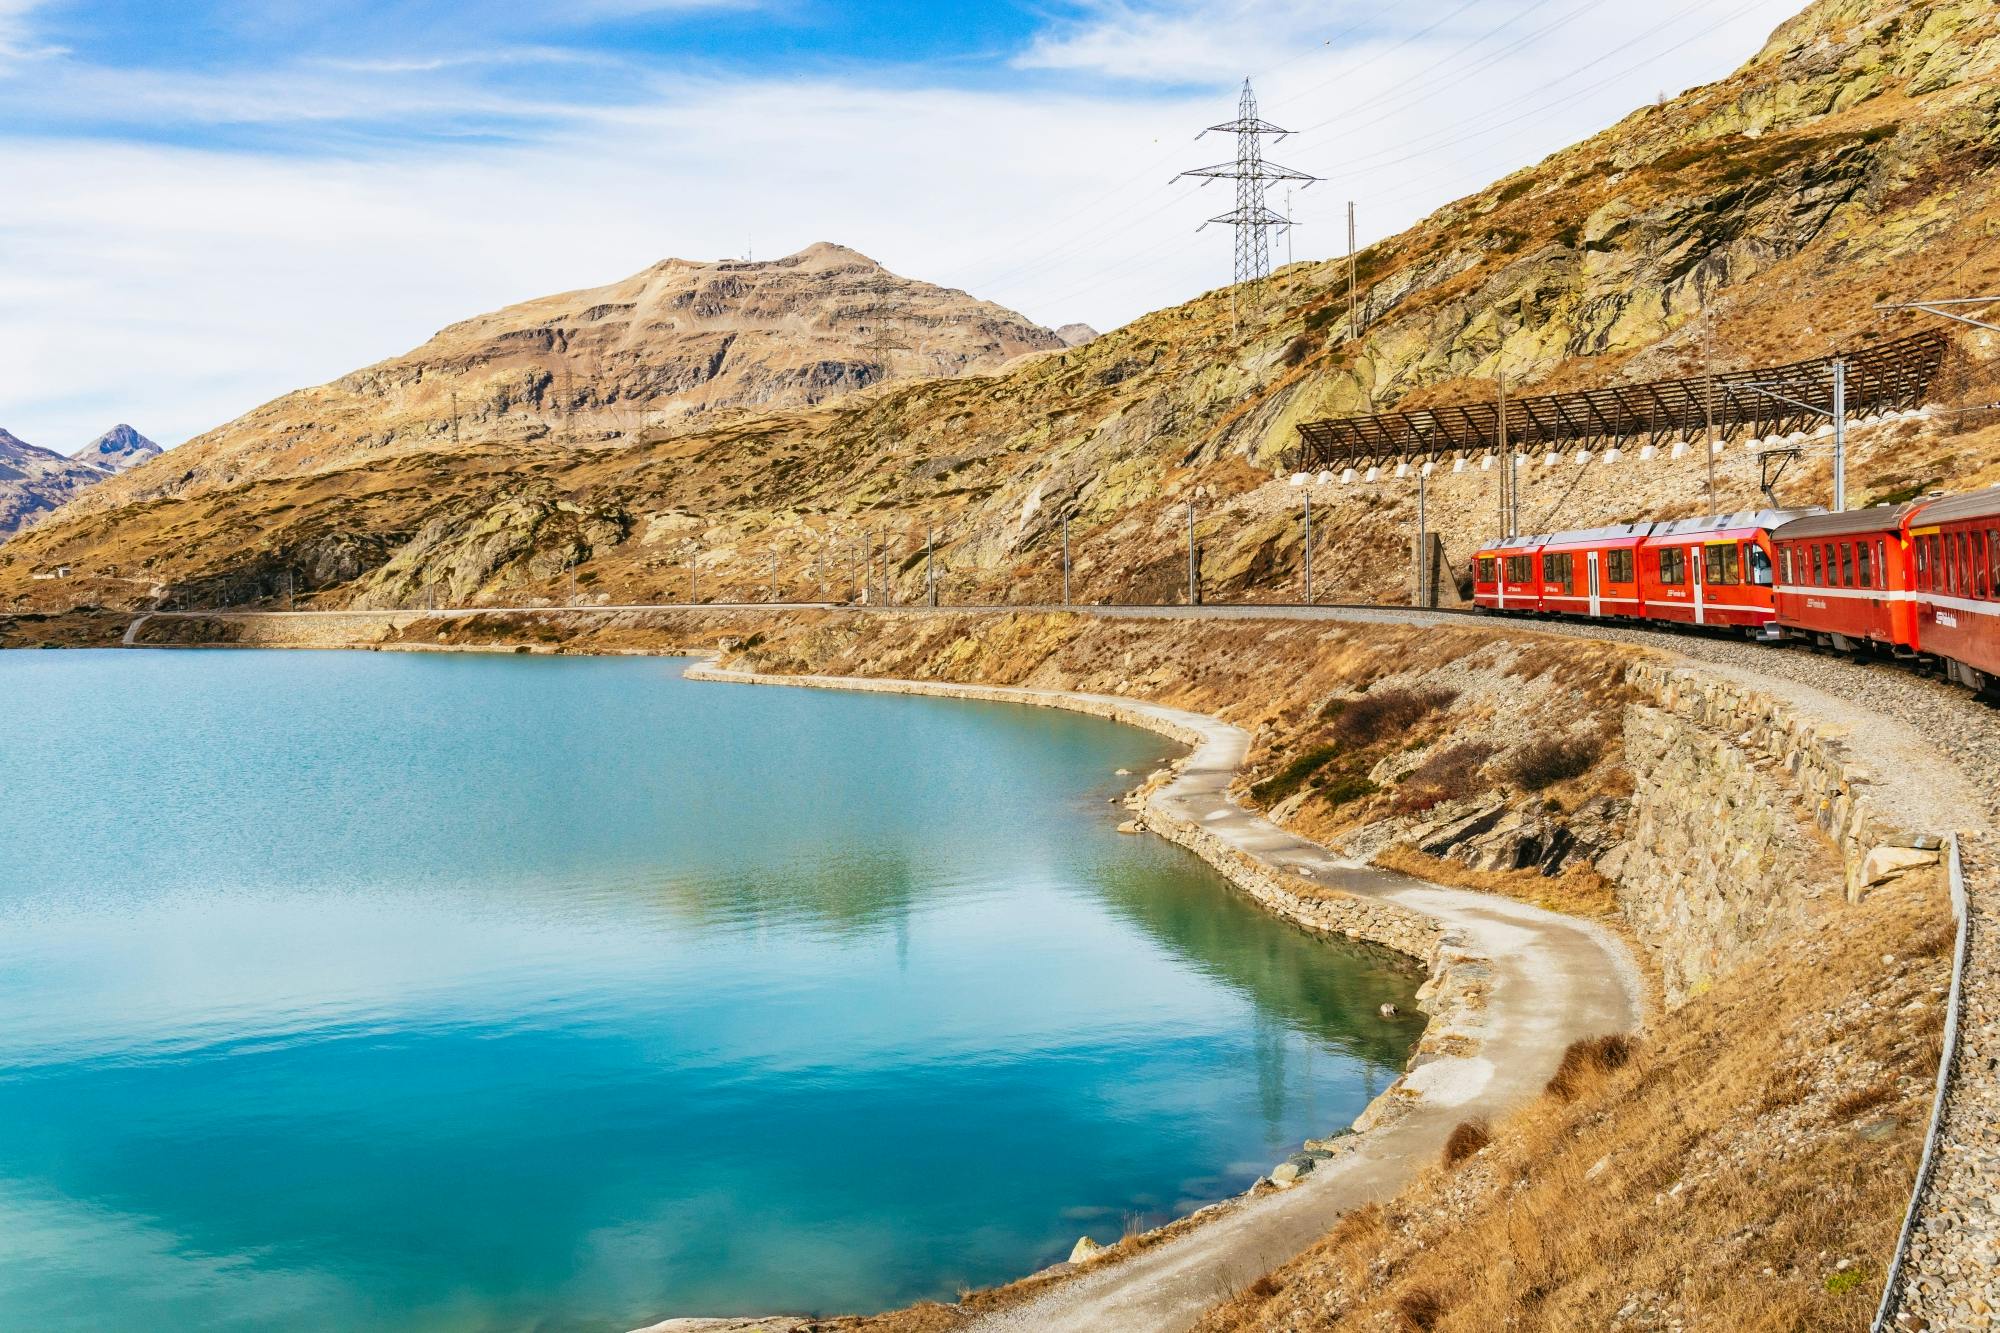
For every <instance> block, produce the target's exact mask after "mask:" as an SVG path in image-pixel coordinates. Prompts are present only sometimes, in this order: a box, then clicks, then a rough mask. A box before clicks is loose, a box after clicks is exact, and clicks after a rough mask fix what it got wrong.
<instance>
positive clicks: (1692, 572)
mask: <svg viewBox="0 0 2000 1333" xmlns="http://www.w3.org/2000/svg"><path fill="white" fill-rule="evenodd" d="M1687 553H1688V583H1689V584H1690V585H1691V586H1692V587H1693V588H1694V623H1695V624H1697V625H1706V624H1707V623H1708V606H1707V604H1706V601H1705V599H1704V596H1703V593H1704V590H1705V589H1706V588H1707V586H1708V585H1707V584H1706V583H1704V582H1703V581H1702V580H1703V577H1704V576H1705V575H1706V574H1707V572H1708V571H1707V570H1705V569H1703V568H1702V563H1703V561H1702V556H1703V555H1704V554H1706V552H1705V550H1704V548H1702V547H1699V546H1690V547H1688V548H1687Z"/></svg>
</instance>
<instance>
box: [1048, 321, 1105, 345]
mask: <svg viewBox="0 0 2000 1333" xmlns="http://www.w3.org/2000/svg"><path fill="white" fill-rule="evenodd" d="M1101 336H1102V335H1100V334H1099V333H1098V331H1097V330H1096V329H1093V328H1091V327H1090V325H1088V324H1065V325H1063V326H1062V327H1061V328H1059V329H1057V330H1056V337H1058V338H1060V339H1062V340H1063V346H1065V347H1081V346H1083V345H1084V344H1085V343H1087V342H1094V341H1096V340H1097V339H1098V338H1099V337H1101Z"/></svg>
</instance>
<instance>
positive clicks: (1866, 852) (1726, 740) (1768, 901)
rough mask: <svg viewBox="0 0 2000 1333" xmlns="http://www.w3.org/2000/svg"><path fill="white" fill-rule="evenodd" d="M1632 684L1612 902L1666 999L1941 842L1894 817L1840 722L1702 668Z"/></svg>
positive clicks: (1653, 672)
mask: <svg viewBox="0 0 2000 1333" xmlns="http://www.w3.org/2000/svg"><path fill="white" fill-rule="evenodd" d="M1627 679H1628V680H1629V681H1630V683H1631V684H1632V686H1633V687H1634V688H1635V689H1636V690H1637V691H1638V693H1639V696H1640V702H1638V703H1635V704H1633V705H1631V706H1630V707H1629V708H1628V710H1627V712H1626V718H1625V757H1626V763H1627V766H1628V767H1629V768H1630V769H1631V773H1632V778H1633V782H1634V784H1635V789H1634V793H1633V799H1632V828H1631V839H1630V842H1629V844H1628V847H1627V849H1626V852H1625V854H1624V856H1623V858H1622V863H1621V864H1619V866H1618V867H1617V869H1618V874H1617V876H1616V878H1617V882H1618V897H1619V904H1620V906H1621V907H1622V908H1623V909H1624V911H1625V914H1626V916H1627V918H1628V919H1629V920H1630V921H1631V923H1632V926H1633V929H1634V930H1635V931H1636V932H1637V933H1638V935H1639V938H1640V939H1641V940H1642V941H1643V942H1644V943H1645V944H1646V946H1647V948H1648V949H1649V950H1650V951H1651V952H1652V953H1653V955H1654V957H1655V958H1656V959H1657V960H1658V961H1659V964H1660V967H1661V971H1662V973H1663V976H1664V979H1665V984H1666V998H1667V1002H1668V1004H1670V1005H1671V1004H1678V1003H1679V1002H1680V1001H1682V1000H1684V999H1685V998H1687V996H1688V995H1689V994H1691V993H1693V992H1695V991H1697V990H1699V989H1700V988H1701V987H1702V985H1703V984H1704V983H1705V982H1706V981H1707V980H1708V979H1709V978H1711V977H1715V976H1719V975H1721V974H1722V973H1724V972H1726V971H1728V970H1729V969H1730V968H1732V967H1733V966H1735V965H1736V964H1738V963H1740V962H1743V961H1745V960H1747V959H1748V958H1750V957H1751V956H1752V955H1754V954H1756V953H1758V952H1759V951H1760V950H1761V949H1763V948H1764V947H1766V946H1768V944H1769V943H1770V941H1771V940H1772V939H1774V938H1777V937H1778V936H1779V935H1781V934H1783V933H1786V932H1788V931H1790V930H1792V929H1794V928H1796V927H1797V926H1799V925H1802V924H1804V923H1805V922H1806V921H1807V920H1809V919H1810V918H1811V917H1812V916H1813V915H1814V914H1815V913H1816V912H1817V911H1818V910H1819V908H1820V905H1821V904H1822V902H1823V899H1824V898H1825V896H1826V895H1827V894H1829V893H1834V892H1839V889H1837V888H1836V887H1835V886H1837V885H1843V884H1844V886H1845V891H1846V894H1847V896H1848V897H1849V898H1850V899H1853V898H1857V897H1859V896H1860V895H1861V894H1862V893H1863V892H1865V891H1866V890H1867V889H1868V888H1869V887H1870V886H1872V885H1875V884H1880V883H1882V882H1884V881H1885V880H1888V879H1891V878H1894V877H1895V876H1897V875H1900V874H1902V873H1904V872H1905V871H1907V870H1910V869H1913V868H1915V867H1917V866H1923V865H1935V864H1937V862H1938V859H1939V855H1940V852H1939V849H1940V848H1941V846H1942V845H1943V844H1942V840H1941V839H1940V838H1938V837H1936V836H1934V835H1931V834H1929V833H1927V832H1921V831H1916V830H1909V829H1903V828H1899V827H1896V826H1895V825H1894V824H1893V823H1891V821H1889V820H1888V819H1887V818H1885V817H1884V816H1883V814H1882V813H1881V811H1880V809H1879V808H1878V807H1877V805H1876V803H1875V801H1874V800H1873V799H1872V797H1871V796H1870V794H1869V787H1870V785H1871V783H1872V781H1873V775H1872V774H1870V773H1869V772H1868V771H1867V770H1866V769H1865V768H1863V767H1862V766H1861V765H1859V764H1857V763H1855V762H1854V761H1853V759H1852V758H1851V757H1850V755H1849V754H1848V751H1847V747H1846V746H1845V745H1844V744H1843V743H1842V740H1841V732H1840V730H1839V729H1838V728H1836V727H1833V726H1830V725H1828V724H1827V723H1824V722H1821V721H1817V720H1815V719H1811V718H1807V717H1804V716H1802V715H1800V714H1798V713H1795V712H1794V711H1792V710H1791V709H1790V708H1788V707H1787V706H1786V705H1784V704H1782V703H1780V702H1778V701H1777V700H1775V699H1773V698H1771V697H1770V696H1769V695H1765V694H1761V693H1758V692H1755V691H1752V690H1747V689H1744V688H1742V687H1740V686H1738V685H1735V684H1733V683H1731V682H1730V681H1727V680H1724V679H1721V678H1718V677H1716V676H1713V675H1709V674H1707V673H1703V672H1697V671H1690V670H1686V669H1681V668H1675V667H1670V666H1665V665H1661V664H1658V663H1652V662H1641V663H1637V664H1635V665H1634V666H1633V667H1632V668H1631V669H1630V671H1629V672H1628V673H1627Z"/></svg>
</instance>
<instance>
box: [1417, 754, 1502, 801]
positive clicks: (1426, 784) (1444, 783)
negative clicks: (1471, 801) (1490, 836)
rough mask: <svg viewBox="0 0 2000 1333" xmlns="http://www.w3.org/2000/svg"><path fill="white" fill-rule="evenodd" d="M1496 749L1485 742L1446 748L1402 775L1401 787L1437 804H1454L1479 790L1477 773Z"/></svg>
mask: <svg viewBox="0 0 2000 1333" xmlns="http://www.w3.org/2000/svg"><path fill="white" fill-rule="evenodd" d="M1495 748H1496V747H1495V746H1493V745H1492V744H1491V743H1490V742H1487V741H1460V742H1458V743H1457V744H1456V745H1447V746H1445V747H1444V748H1443V749H1442V750H1439V751H1437V752H1436V753H1434V754H1432V755H1431V756H1430V757H1429V758H1428V759H1426V760H1424V762H1423V763H1421V764H1418V765H1417V766H1416V767H1415V768H1413V769H1411V770H1410V771H1409V772H1408V773H1406V774H1404V775H1403V786H1404V787H1406V788H1410V789H1411V790H1412V791H1420V792H1423V793H1424V794H1426V795H1428V796H1429V797H1430V798H1431V804H1432V805H1436V804H1437V803H1438V802H1439V801H1455V800H1457V799H1459V798H1460V797H1463V796H1470V795H1472V793H1473V792H1474V791H1476V790H1478V785H1479V783H1478V778H1479V769H1480V766H1481V765H1482V764H1484V763H1485V762H1486V761H1487V760H1488V759H1491V758H1492V757H1493V752H1494V749H1495Z"/></svg>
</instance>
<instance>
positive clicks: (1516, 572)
mask: <svg viewBox="0 0 2000 1333" xmlns="http://www.w3.org/2000/svg"><path fill="white" fill-rule="evenodd" d="M1534 577H1535V567H1534V564H1533V562H1532V561H1531V560H1530V559H1529V557H1527V556H1525V555H1510V556H1508V557H1507V582H1509V583H1526V582H1528V581H1529V580H1530V579H1532V578H1534Z"/></svg>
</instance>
